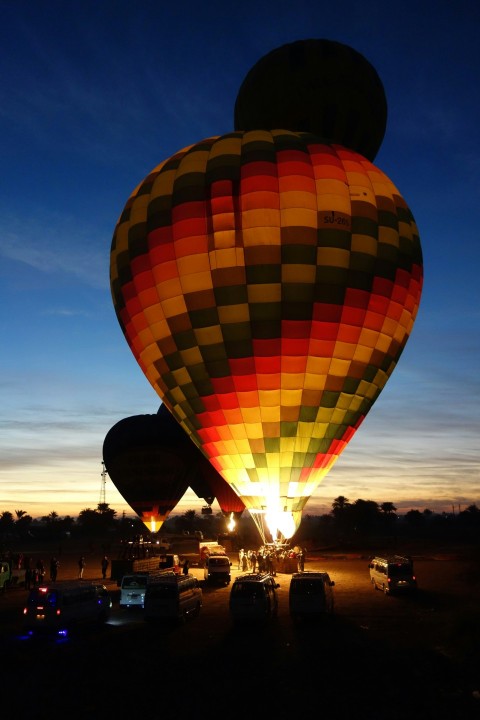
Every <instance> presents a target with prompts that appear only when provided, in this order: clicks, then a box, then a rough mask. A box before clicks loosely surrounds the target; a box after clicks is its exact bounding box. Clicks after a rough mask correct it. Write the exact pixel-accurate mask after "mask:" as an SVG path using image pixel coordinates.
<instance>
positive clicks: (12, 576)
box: [0, 560, 25, 592]
mask: <svg viewBox="0 0 480 720" xmlns="http://www.w3.org/2000/svg"><path fill="white" fill-rule="evenodd" d="M22 584H25V568H12V565H11V563H10V562H9V561H8V560H1V561H0V592H5V589H6V588H7V587H10V586H12V585H18V586H19V585H22Z"/></svg>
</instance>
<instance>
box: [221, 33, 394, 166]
mask: <svg viewBox="0 0 480 720" xmlns="http://www.w3.org/2000/svg"><path fill="white" fill-rule="evenodd" d="M234 120H235V129H236V130H262V129H264V130H271V129H272V128H284V129H288V130H294V131H299V130H302V131H304V132H310V133H313V134H314V135H316V136H317V137H320V138H325V139H327V140H334V141H335V142H337V143H338V144H339V145H343V146H345V147H349V148H351V149H352V150H356V151H357V152H358V153H360V155H363V156H364V157H366V158H368V159H369V160H372V161H373V160H374V158H375V156H376V154H377V152H378V150H379V148H380V145H381V144H382V140H383V137H384V135H385V129H386V125H387V99H386V97H385V90H384V88H383V84H382V81H381V80H380V78H379V76H378V73H377V71H376V70H375V68H374V67H373V65H371V64H370V63H369V62H368V60H367V59H366V58H364V57H363V55H361V54H360V53H359V52H357V51H356V50H354V49H353V48H351V47H348V46H347V45H343V44H342V43H339V42H335V41H333V40H325V39H321V40H319V39H311V40H299V41H297V42H293V43H289V44H287V45H282V47H280V48H276V49H275V50H272V51H271V52H270V53H268V54H267V55H265V56H264V57H262V58H260V60H259V61H258V62H257V63H256V64H255V65H254V66H253V68H252V69H251V70H250V71H249V72H248V73H247V75H246V77H245V79H244V81H243V82H242V84H241V86H240V89H239V91H238V95H237V99H236V102H235V113H234Z"/></svg>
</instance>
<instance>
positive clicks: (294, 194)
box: [111, 130, 422, 537]
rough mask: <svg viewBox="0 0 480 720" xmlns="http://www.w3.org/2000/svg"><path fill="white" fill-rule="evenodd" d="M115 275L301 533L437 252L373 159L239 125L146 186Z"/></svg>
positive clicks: (392, 357) (173, 397)
mask: <svg viewBox="0 0 480 720" xmlns="http://www.w3.org/2000/svg"><path fill="white" fill-rule="evenodd" d="M111 287H112V294H113V300H114V305H115V310H116V313H117V317H118V319H119V322H120V324H121V327H122V329H123V332H124V334H125V337H126V338H127V341H128V343H129V344H130V347H131V349H132V351H133V353H134V355H135V357H136V359H137V361H138V363H139V364H140V367H141V368H142V370H143V371H144V373H145V375H146V377H147V378H148V380H149V382H150V383H151V384H152V386H153V387H154V388H155V390H156V391H157V392H158V394H159V396H160V397H161V398H162V399H163V401H164V402H165V404H166V405H167V406H168V408H169V409H170V410H171V411H172V413H173V414H174V416H175V417H176V418H177V420H178V421H179V422H180V423H181V424H182V427H183V428H184V429H185V430H186V432H187V433H188V434H190V435H191V437H192V439H193V440H194V441H195V443H196V444H197V445H198V446H199V447H200V448H201V449H202V452H203V453H204V454H205V455H206V456H207V457H208V458H209V459H210V461H211V463H212V465H213V466H214V467H215V469H216V470H218V471H219V472H220V473H221V475H222V476H223V478H224V479H225V480H226V481H227V482H228V483H229V484H230V485H231V487H232V489H233V490H234V491H235V493H236V494H237V495H239V496H240V497H241V499H242V501H243V502H244V503H245V505H246V507H247V508H248V509H249V510H251V511H257V512H258V511H261V512H265V513H268V515H269V516H270V517H272V516H273V515H276V516H277V517H278V518H279V519H278V522H277V530H279V531H280V532H281V533H282V534H283V535H284V536H285V537H288V536H291V535H292V534H293V532H294V530H295V528H296V527H298V525H299V523H300V519H301V514H302V510H303V508H304V506H305V504H306V502H307V500H308V498H309V497H310V495H311V494H312V492H313V491H314V490H315V488H316V487H317V485H318V483H319V482H320V481H321V479H322V478H323V477H324V476H325V474H326V473H327V472H328V470H329V469H330V468H331V467H332V465H333V464H334V462H335V461H336V460H337V458H338V456H339V455H340V453H341V452H342V451H343V450H344V448H345V447H346V445H347V443H348V442H349V440H350V439H351V438H352V437H353V435H354V434H355V432H356V430H357V429H358V427H359V425H360V424H361V422H362V421H363V419H364V418H365V416H366V414H367V413H368V411H369V409H370V408H371V406H372V404H373V403H374V401H375V399H376V398H377V396H378V394H379V393H380V391H381V390H382V388H383V387H384V385H385V383H386V382H387V380H388V378H389V376H390V375H391V373H392V371H393V369H394V368H395V365H396V363H397V361H398V359H399V357H400V355H401V353H402V350H403V348H404V346H405V343H406V342H407V339H408V337H409V335H410V332H411V330H412V326H413V323H414V319H415V316H416V314H417V309H418V304H419V301H420V294H421V287H422V254H421V248H420V241H419V237H418V232H417V228H416V225H415V221H414V219H413V217H412V214H411V212H410V210H409V209H408V207H407V205H406V203H405V201H404V199H403V198H402V196H401V195H400V193H399V192H398V190H397V188H396V187H395V186H394V185H393V183H392V182H391V181H390V180H389V179H388V178H387V177H386V175H385V174H384V173H382V172H381V171H380V170H379V169H378V168H376V167H375V166H374V165H372V163H371V162H369V161H368V160H366V159H365V158H364V157H363V156H361V155H358V154H357V153H356V152H354V151H353V150H347V149H346V148H344V147H341V146H338V145H330V144H327V143H324V142H322V141H321V140H319V138H316V137H314V136H312V135H310V134H305V133H293V132H288V131H283V130H273V131H271V132H268V131H261V130H259V131H251V132H245V133H243V132H235V133H231V134H229V135H225V136H222V137H219V138H209V139H206V140H204V141H203V142H201V143H198V144H196V145H194V146H191V147H190V148H186V149H185V150H183V151H180V152H178V153H177V154H176V155H174V156H173V157H172V158H170V159H169V160H167V161H166V162H164V163H163V164H161V165H159V166H158V167H157V168H156V169H155V170H154V171H153V172H152V173H151V174H150V175H149V176H148V177H147V178H146V179H145V181H144V182H143V183H141V185H140V186H139V187H138V188H137V189H136V190H135V191H134V193H133V194H132V196H131V198H130V199H129V200H128V202H127V204H126V206H125V209H124V212H123V214H122V216H121V217H120V219H119V221H118V224H117V227H116V230H115V234H114V237H113V242H112V250H111Z"/></svg>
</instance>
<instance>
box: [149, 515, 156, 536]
mask: <svg viewBox="0 0 480 720" xmlns="http://www.w3.org/2000/svg"><path fill="white" fill-rule="evenodd" d="M156 529H157V523H156V522H155V518H154V517H153V516H152V517H151V518H150V531H151V532H152V533H154V532H156Z"/></svg>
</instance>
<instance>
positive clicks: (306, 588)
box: [288, 572, 335, 617]
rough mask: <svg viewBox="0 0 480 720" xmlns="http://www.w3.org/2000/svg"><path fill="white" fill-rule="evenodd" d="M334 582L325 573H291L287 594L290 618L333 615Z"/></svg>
mask: <svg viewBox="0 0 480 720" xmlns="http://www.w3.org/2000/svg"><path fill="white" fill-rule="evenodd" d="M334 585H335V582H334V581H333V580H330V576H329V574H328V573H326V572H299V573H293V575H292V579H291V580H290V590H289V593H288V600H289V607H290V615H292V617H301V616H315V615H316V616H320V615H323V614H325V613H333V611H334V605H335V603H334V596H333V587H334Z"/></svg>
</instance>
